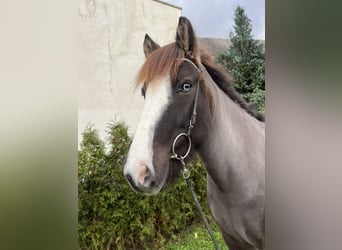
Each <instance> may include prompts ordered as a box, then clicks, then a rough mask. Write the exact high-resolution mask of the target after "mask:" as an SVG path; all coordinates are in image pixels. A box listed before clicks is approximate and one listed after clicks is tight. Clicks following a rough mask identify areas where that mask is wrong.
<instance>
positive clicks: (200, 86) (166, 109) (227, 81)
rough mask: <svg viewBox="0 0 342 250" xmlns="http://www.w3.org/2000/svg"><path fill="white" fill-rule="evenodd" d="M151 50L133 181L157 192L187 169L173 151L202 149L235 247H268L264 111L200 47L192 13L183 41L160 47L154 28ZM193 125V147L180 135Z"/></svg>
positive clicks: (132, 155)
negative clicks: (266, 241)
mask: <svg viewBox="0 0 342 250" xmlns="http://www.w3.org/2000/svg"><path fill="white" fill-rule="evenodd" d="M143 49H144V53H145V56H146V60H145V63H144V64H143V65H142V67H141V69H140V71H139V72H138V74H137V77H136V84H135V86H136V87H137V88H140V89H141V93H142V96H143V98H144V99H145V100H144V106H143V110H142V114H141V118H140V121H139V123H138V125H137V129H136V132H135V135H134V138H133V141H132V144H131V145H130V148H129V151H128V155H127V158H126V163H125V166H124V171H123V172H124V175H125V178H126V179H127V181H128V183H129V184H130V186H131V187H132V189H133V190H134V191H136V192H138V193H142V194H145V195H156V194H157V193H158V192H160V191H161V190H162V189H164V188H165V187H167V186H169V185H170V184H171V183H172V182H173V181H174V180H175V179H176V177H177V176H178V175H179V174H180V172H181V170H182V164H181V161H178V160H175V159H174V158H173V157H172V149H173V150H176V151H177V152H179V154H180V155H182V154H184V155H185V154H186V155H187V157H186V158H185V157H183V159H182V160H184V161H185V163H186V164H187V163H188V162H189V161H191V160H192V159H194V157H195V156H196V155H197V154H198V155H199V156H200V159H201V160H202V162H203V164H204V166H205V169H206V173H207V200H208V206H209V210H210V212H211V214H212V216H213V218H214V220H215V222H216V223H217V225H218V226H219V228H220V229H221V232H222V236H223V239H224V241H225V243H226V244H227V245H228V247H229V249H231V250H242V249H243V250H252V249H265V118H264V115H263V114H261V113H259V112H258V111H257V110H256V109H255V107H253V106H252V105H249V104H248V103H247V102H246V101H244V99H243V98H242V97H241V96H240V95H239V94H238V93H237V92H236V91H235V90H234V88H233V85H232V84H233V80H232V77H231V76H230V75H229V74H228V73H226V72H225V71H224V69H223V68H222V67H221V66H218V65H217V64H216V63H215V62H214V58H213V56H211V55H210V54H209V53H208V52H207V51H206V50H205V49H203V48H200V47H199V45H198V42H197V38H196V36H195V32H194V29H193V27H192V25H191V23H190V21H189V20H188V19H187V18H186V17H180V18H179V20H178V26H177V31H176V39H175V42H173V43H170V44H168V45H166V46H163V47H160V46H159V45H158V44H157V43H156V42H154V41H153V40H152V39H151V38H150V36H148V35H147V34H146V35H145V39H144V43H143ZM195 106H196V107H195ZM194 111H196V112H194ZM194 113H195V116H196V119H195V122H193V123H192V124H191V123H190V125H191V126H190V125H189V121H190V120H192V119H191V118H194V117H193V115H194ZM189 128H191V136H190V137H189V138H190V139H191V141H190V142H191V143H192V144H191V145H192V146H191V147H190V146H189V143H190V142H189V141H188V140H187V137H186V136H180V138H178V137H179V135H184V134H186V133H187V132H189V130H190V129H189ZM176 137H177V138H176ZM173 147H174V148H173Z"/></svg>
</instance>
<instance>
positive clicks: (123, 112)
mask: <svg viewBox="0 0 342 250" xmlns="http://www.w3.org/2000/svg"><path fill="white" fill-rule="evenodd" d="M180 15H181V10H180V9H179V8H175V7H172V6H169V5H166V4H163V3H161V2H158V1H154V0H124V1H117V0H81V1H80V2H79V16H80V25H79V27H80V28H79V35H78V37H79V44H80V67H79V75H80V78H79V80H80V83H79V108H78V131H79V141H80V138H81V137H80V135H81V133H82V131H83V129H84V127H85V126H86V125H87V123H88V122H91V123H93V124H95V126H96V128H98V129H99V132H100V136H101V137H102V138H104V137H105V136H106V134H105V127H106V124H107V123H108V122H110V120H112V119H114V118H115V117H116V119H117V120H124V121H126V122H127V124H128V125H129V127H130V133H133V132H134V130H135V128H136V123H137V121H138V119H139V115H140V113H141V110H142V106H143V99H142V97H141V95H140V91H134V89H133V87H132V86H133V83H134V77H135V75H136V73H137V71H138V69H139V67H140V66H141V64H142V63H143V62H144V59H145V57H144V53H143V48H142V43H143V39H144V36H145V33H148V34H149V35H150V36H151V37H152V38H153V39H154V40H155V41H157V42H158V43H159V44H161V45H165V44H167V43H170V42H172V41H173V40H174V38H175V31H176V27H177V22H178V17H179V16H180Z"/></svg>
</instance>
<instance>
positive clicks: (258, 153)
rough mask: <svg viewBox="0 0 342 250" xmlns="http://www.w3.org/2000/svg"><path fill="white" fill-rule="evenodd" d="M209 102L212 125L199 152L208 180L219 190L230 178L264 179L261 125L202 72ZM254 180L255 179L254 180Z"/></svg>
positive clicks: (262, 124) (262, 132) (263, 133)
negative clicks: (252, 176)
mask: <svg viewBox="0 0 342 250" xmlns="http://www.w3.org/2000/svg"><path fill="white" fill-rule="evenodd" d="M204 74H205V82H206V85H207V87H208V89H209V91H210V93H211V95H212V99H213V107H214V108H213V113H212V122H211V123H210V126H211V127H210V128H209V133H208V138H207V140H206V142H205V143H203V145H201V147H200V148H199V154H200V156H201V158H202V160H203V162H204V163H205V165H206V169H207V172H208V174H209V176H210V177H211V179H212V180H213V181H214V182H215V183H216V184H217V185H218V186H222V185H224V183H226V182H227V178H228V179H229V180H228V181H230V179H233V180H234V181H236V178H235V177H234V178H229V177H232V176H245V177H246V178H248V175H249V174H253V175H255V172H257V173H260V175H261V177H260V178H263V177H262V176H264V147H265V146H264V143H265V141H264V140H265V132H264V131H265V130H264V129H265V127H264V123H262V122H260V121H258V120H257V119H255V118H254V117H252V116H251V115H249V114H248V113H247V112H246V111H245V110H243V109H242V108H241V107H240V106H239V105H238V104H237V103H235V102H234V101H232V100H231V99H230V98H229V97H228V96H227V95H226V94H225V93H224V92H223V91H222V90H221V89H220V88H219V87H218V86H217V85H216V84H215V83H214V81H213V80H212V78H211V77H210V75H209V74H208V72H206V71H205V72H204ZM254 179H255V177H254Z"/></svg>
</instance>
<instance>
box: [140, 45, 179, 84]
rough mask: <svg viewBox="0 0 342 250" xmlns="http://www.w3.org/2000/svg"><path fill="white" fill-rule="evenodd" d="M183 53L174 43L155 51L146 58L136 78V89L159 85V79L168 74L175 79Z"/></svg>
mask: <svg viewBox="0 0 342 250" xmlns="http://www.w3.org/2000/svg"><path fill="white" fill-rule="evenodd" d="M183 57H184V51H183V50H182V49H181V48H179V47H178V46H177V45H176V44H175V43H171V44H168V45H166V46H164V47H161V48H159V49H156V50H155V51H153V52H152V53H151V54H150V55H149V56H148V57H147V58H146V61H145V63H144V64H143V65H142V67H141V68H140V71H139V72H138V74H137V76H136V79H135V80H136V81H135V82H136V87H140V86H142V85H143V84H144V85H145V87H148V86H150V85H154V84H157V83H160V81H158V80H160V79H162V78H164V77H165V76H166V75H167V74H170V77H171V79H175V77H176V75H177V72H178V68H179V65H180V64H181V63H182V60H180V59H181V58H183Z"/></svg>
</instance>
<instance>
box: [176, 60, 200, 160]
mask: <svg viewBox="0 0 342 250" xmlns="http://www.w3.org/2000/svg"><path fill="white" fill-rule="evenodd" d="M181 60H182V61H185V62H189V63H191V64H192V65H193V66H194V67H195V68H196V69H197V70H198V72H199V73H201V72H202V70H201V69H200V68H199V67H198V66H197V65H196V64H194V63H193V62H192V61H191V60H189V59H187V58H182V59H181ZM199 85H200V79H198V82H197V85H196V93H195V100H194V106H193V110H192V114H191V117H190V120H189V126H188V129H187V131H186V133H184V132H183V133H180V134H178V135H177V136H176V138H175V139H174V141H173V143H172V155H171V157H170V159H177V160H180V161H184V159H185V158H186V157H187V156H188V155H189V153H190V150H191V130H192V129H193V127H194V125H195V123H196V116H197V103H198V93H199ZM181 137H186V139H187V140H188V144H189V147H188V150H187V151H186V153H185V154H184V155H179V154H177V153H176V151H175V146H176V142H177V141H178V140H179V139H180V138H181Z"/></svg>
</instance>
